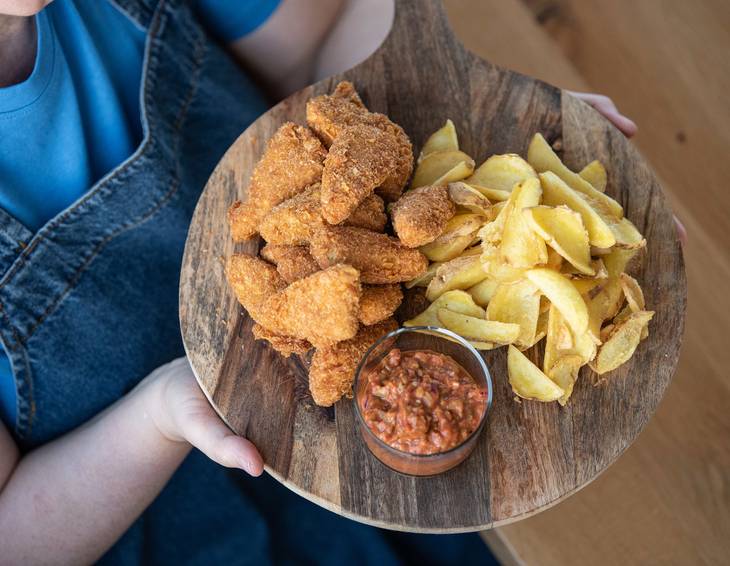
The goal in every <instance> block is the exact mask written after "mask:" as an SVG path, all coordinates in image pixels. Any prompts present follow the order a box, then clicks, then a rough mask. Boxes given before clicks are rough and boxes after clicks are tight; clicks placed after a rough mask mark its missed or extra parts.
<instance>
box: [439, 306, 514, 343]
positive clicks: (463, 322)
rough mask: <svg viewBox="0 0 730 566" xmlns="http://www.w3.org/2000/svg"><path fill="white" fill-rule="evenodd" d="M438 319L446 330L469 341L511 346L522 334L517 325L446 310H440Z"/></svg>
mask: <svg viewBox="0 0 730 566" xmlns="http://www.w3.org/2000/svg"><path fill="white" fill-rule="evenodd" d="M438 319H439V321H441V324H442V325H443V326H444V327H445V328H447V329H449V330H451V331H452V332H456V333H457V334H458V335H459V336H463V337H464V338H467V339H469V340H478V341H481V342H493V343H496V344H511V343H512V342H514V341H515V340H516V339H517V336H518V335H519V333H520V327H519V325H517V324H507V323H504V322H496V321H493V320H484V319H483V318H476V317H473V316H468V315H465V314H461V313H456V312H454V311H451V310H449V309H445V308H441V309H439V310H438Z"/></svg>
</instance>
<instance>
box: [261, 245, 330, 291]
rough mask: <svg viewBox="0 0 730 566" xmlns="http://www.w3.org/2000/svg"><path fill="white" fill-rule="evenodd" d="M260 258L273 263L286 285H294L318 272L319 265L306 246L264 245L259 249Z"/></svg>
mask: <svg viewBox="0 0 730 566" xmlns="http://www.w3.org/2000/svg"><path fill="white" fill-rule="evenodd" d="M261 257H262V258H264V259H265V260H266V261H269V262H271V263H273V264H274V265H275V266H276V270H277V271H278V272H279V275H281V276H282V277H283V278H284V280H285V281H286V282H287V283H294V281H299V280H300V279H304V278H305V277H308V276H310V275H312V273H317V272H318V271H319V265H318V264H317V262H316V261H314V258H313V257H312V256H311V254H310V253H309V248H308V247H307V246H277V245H275V244H266V245H265V246H264V247H263V248H261Z"/></svg>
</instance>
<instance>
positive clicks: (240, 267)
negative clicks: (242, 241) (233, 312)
mask: <svg viewBox="0 0 730 566" xmlns="http://www.w3.org/2000/svg"><path fill="white" fill-rule="evenodd" d="M226 279H227V280H228V284H229V285H230V286H231V288H232V289H233V292H234V293H235V295H236V298H237V299H238V302H239V303H241V305H243V307H244V308H245V309H246V310H247V311H248V313H249V315H250V316H251V318H253V319H254V320H255V321H257V322H258V321H259V314H260V310H261V306H262V305H263V304H264V302H265V301H266V300H267V299H268V298H269V297H271V296H272V295H274V294H276V293H278V292H279V291H281V290H283V289H284V288H286V281H284V279H283V278H282V276H281V275H279V273H278V272H277V271H276V268H275V267H274V266H273V265H271V264H269V263H266V262H265V261H263V260H262V259H259V258H257V257H252V256H250V255H245V254H236V255H233V256H231V257H230V258H229V259H228V263H227V264H226Z"/></svg>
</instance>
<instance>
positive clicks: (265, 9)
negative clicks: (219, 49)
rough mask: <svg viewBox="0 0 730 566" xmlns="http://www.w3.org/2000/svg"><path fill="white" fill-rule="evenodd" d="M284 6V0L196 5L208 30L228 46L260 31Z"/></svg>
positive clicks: (207, 0) (199, 1)
mask: <svg viewBox="0 0 730 566" xmlns="http://www.w3.org/2000/svg"><path fill="white" fill-rule="evenodd" d="M280 3H281V0H195V2H194V6H195V11H196V13H197V14H198V17H199V18H200V21H201V23H202V24H203V25H204V26H205V27H206V29H207V30H208V31H209V32H210V33H211V34H212V35H213V36H214V37H216V38H217V39H219V40H220V41H223V42H226V43H227V42H230V41H234V40H236V39H240V38H241V37H243V36H244V35H248V34H249V33H251V32H252V31H254V30H255V29H256V28H258V27H259V26H260V25H261V24H263V23H264V22H265V21H266V20H268V19H269V17H270V16H271V14H273V13H274V11H275V10H276V8H277V7H278V6H279V4H280Z"/></svg>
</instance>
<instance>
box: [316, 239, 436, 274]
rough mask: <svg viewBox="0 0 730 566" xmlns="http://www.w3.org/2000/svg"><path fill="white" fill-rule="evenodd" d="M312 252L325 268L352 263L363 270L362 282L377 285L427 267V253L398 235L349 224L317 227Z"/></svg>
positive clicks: (419, 271)
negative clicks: (400, 238)
mask: <svg viewBox="0 0 730 566" xmlns="http://www.w3.org/2000/svg"><path fill="white" fill-rule="evenodd" d="M309 253H311V254H312V257H314V259H315V260H316V261H317V263H318V264H319V266H320V267H321V268H322V269H327V268H328V267H330V266H333V265H337V264H338V263H345V264H348V265H352V266H353V267H354V268H355V269H358V270H359V271H360V278H361V280H362V282H363V283H372V284H376V285H383V284H386V283H400V282H401V281H409V280H410V279H413V278H414V277H417V276H419V275H421V274H422V273H424V272H425V271H426V269H427V268H428V260H427V259H426V256H424V255H423V254H422V253H421V252H420V251H418V250H414V249H410V248H407V247H405V246H404V245H403V244H402V243H401V242H400V241H399V240H398V239H397V238H391V237H390V236H387V235H386V234H378V233H377V232H371V231H370V230H365V229H363V228H355V227H349V226H329V227H325V228H323V229H321V230H318V231H317V232H316V233H315V234H314V237H313V238H312V240H311V245H310V248H309Z"/></svg>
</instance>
